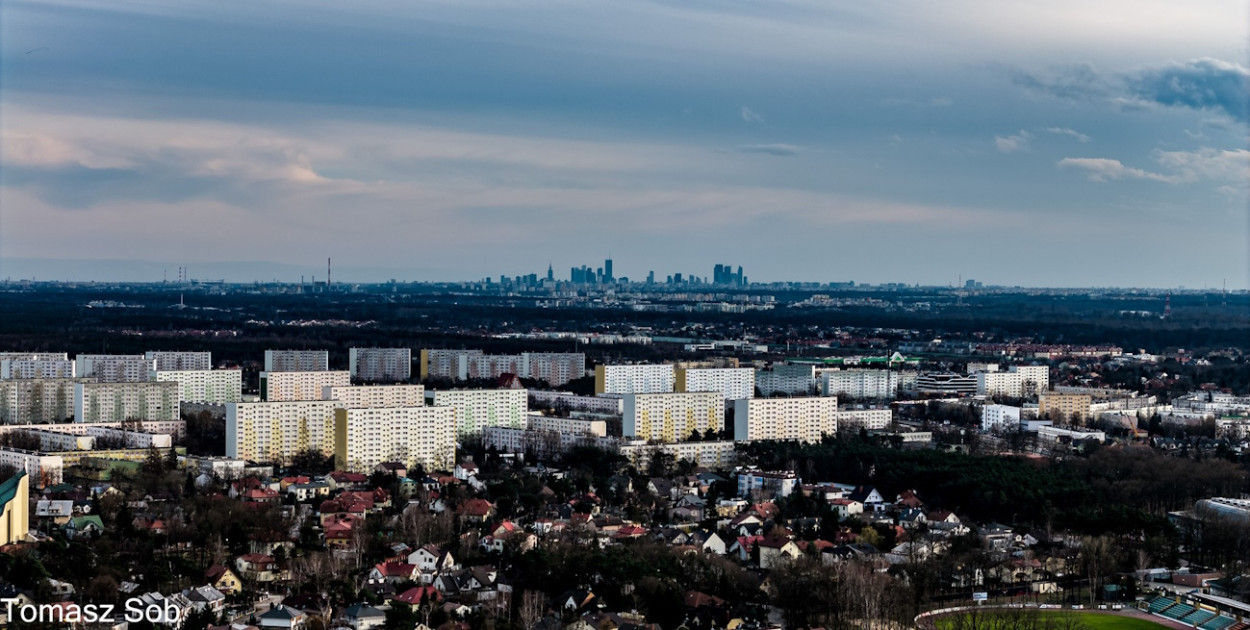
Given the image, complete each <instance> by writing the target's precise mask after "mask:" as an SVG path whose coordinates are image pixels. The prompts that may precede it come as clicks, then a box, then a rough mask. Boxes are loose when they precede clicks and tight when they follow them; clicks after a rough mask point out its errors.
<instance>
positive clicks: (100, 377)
mask: <svg viewBox="0 0 1250 630" xmlns="http://www.w3.org/2000/svg"><path fill="white" fill-rule="evenodd" d="M74 361H75V363H76V364H77V365H76V368H75V369H76V376H79V377H82V378H94V379H96V380H97V381H100V382H101V383H142V382H144V381H147V380H149V378H150V377H151V374H152V369H153V367H154V366H155V365H156V361H154V360H152V359H149V358H147V357H146V356H144V355H142V354H80V355H78V356H77V357H75V358H74Z"/></svg>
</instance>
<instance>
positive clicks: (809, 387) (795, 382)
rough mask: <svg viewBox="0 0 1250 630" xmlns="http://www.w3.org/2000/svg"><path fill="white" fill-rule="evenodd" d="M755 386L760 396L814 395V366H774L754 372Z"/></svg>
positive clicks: (815, 385)
mask: <svg viewBox="0 0 1250 630" xmlns="http://www.w3.org/2000/svg"><path fill="white" fill-rule="evenodd" d="M755 386H756V387H757V388H759V390H760V395H761V396H774V395H777V394H783V395H786V396H811V395H812V394H815V393H816V387H817V384H816V366H814V365H797V364H796V365H791V364H784V365H774V366H773V367H772V369H768V370H756V371H755ZM743 398H750V396H744V397H743Z"/></svg>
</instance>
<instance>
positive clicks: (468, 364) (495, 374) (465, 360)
mask: <svg viewBox="0 0 1250 630" xmlns="http://www.w3.org/2000/svg"><path fill="white" fill-rule="evenodd" d="M418 374H419V376H420V377H421V378H423V379H424V378H449V379H452V380H459V381H463V380H468V379H481V378H499V377H500V376H501V375H503V374H516V375H517V376H519V377H521V378H532V379H535V380H540V381H546V382H547V384H548V385H551V386H552V387H560V386H561V385H564V384H566V383H568V382H569V381H571V380H574V379H579V378H582V377H583V376H585V375H586V355H585V354H584V353H581V352H523V353H521V354H486V353H484V352H482V351H481V350H438V349H427V350H422V351H421V352H420V354H419V358H418Z"/></svg>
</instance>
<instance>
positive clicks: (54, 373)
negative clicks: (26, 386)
mask: <svg viewBox="0 0 1250 630" xmlns="http://www.w3.org/2000/svg"><path fill="white" fill-rule="evenodd" d="M75 374H77V366H76V365H75V363H74V362H73V361H71V360H69V359H66V358H64V357H45V356H39V355H28V356H10V357H4V358H3V359H0V379H2V380H10V379H30V378H74V375H75Z"/></svg>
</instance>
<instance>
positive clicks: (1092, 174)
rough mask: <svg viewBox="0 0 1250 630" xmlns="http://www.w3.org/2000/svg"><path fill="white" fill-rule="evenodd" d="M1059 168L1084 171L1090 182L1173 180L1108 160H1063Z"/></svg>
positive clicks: (1117, 161)
mask: <svg viewBox="0 0 1250 630" xmlns="http://www.w3.org/2000/svg"><path fill="white" fill-rule="evenodd" d="M1058 166H1059V168H1062V169H1076V170H1082V171H1085V174H1086V176H1087V177H1089V180H1090V181H1092V182H1106V181H1111V180H1113V179H1149V180H1154V181H1159V182H1172V181H1173V179H1172V178H1170V177H1168V176H1166V175H1161V174H1159V173H1151V172H1149V171H1144V170H1142V169H1140V168H1132V167H1128V166H1125V165H1124V163H1123V162H1120V161H1119V160H1113V159H1110V158H1063V159H1062V160H1059V162H1058Z"/></svg>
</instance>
